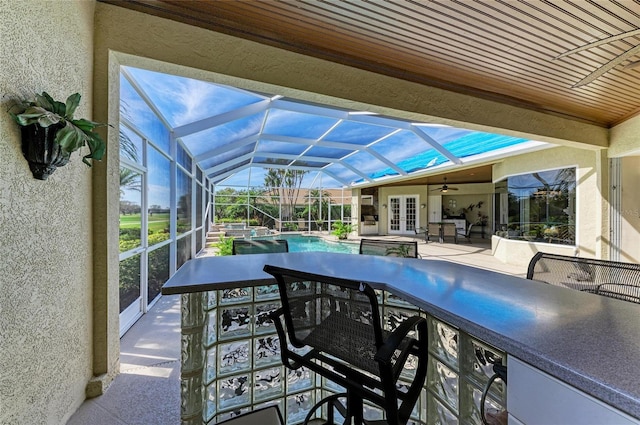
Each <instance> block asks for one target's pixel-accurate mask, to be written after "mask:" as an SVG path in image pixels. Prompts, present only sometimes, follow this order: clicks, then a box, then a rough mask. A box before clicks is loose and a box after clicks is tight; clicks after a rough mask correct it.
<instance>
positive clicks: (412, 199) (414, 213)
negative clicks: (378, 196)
mask: <svg viewBox="0 0 640 425" xmlns="http://www.w3.org/2000/svg"><path fill="white" fill-rule="evenodd" d="M387 205H389V223H388V229H389V234H390V235H402V234H413V233H414V230H415V229H417V228H418V227H419V226H420V224H419V215H418V205H419V197H418V195H394V196H389V202H388V204H387Z"/></svg>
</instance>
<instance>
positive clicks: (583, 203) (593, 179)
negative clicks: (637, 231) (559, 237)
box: [493, 147, 609, 265]
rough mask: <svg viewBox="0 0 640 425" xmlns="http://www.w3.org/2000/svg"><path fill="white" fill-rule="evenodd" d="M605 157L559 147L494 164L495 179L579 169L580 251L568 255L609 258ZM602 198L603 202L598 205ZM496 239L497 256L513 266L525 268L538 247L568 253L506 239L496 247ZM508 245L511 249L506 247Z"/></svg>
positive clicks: (578, 226) (573, 251)
mask: <svg viewBox="0 0 640 425" xmlns="http://www.w3.org/2000/svg"><path fill="white" fill-rule="evenodd" d="M603 155H604V152H600V151H592V150H585V149H574V148H569V147H558V148H554V149H547V150H544V151H540V152H535V153H529V154H524V155H519V156H514V157H511V158H507V159H505V160H504V161H503V162H501V163H499V164H496V165H494V167H493V179H494V181H496V182H497V181H500V180H502V179H504V178H505V177H507V176H510V175H517V174H524V173H530V172H535V171H543V170H551V169H556V168H563V167H574V166H575V167H577V170H576V180H577V183H578V189H577V193H576V198H577V199H576V211H577V217H576V239H577V249H573V248H571V249H569V251H571V253H570V254H569V255H574V254H575V253H577V255H580V256H582V257H592V258H606V257H607V255H608V249H607V248H608V241H607V240H606V239H604V236H603V235H607V229H608V214H607V211H608V209H607V206H608V201H607V200H608V198H609V195H608V179H607V178H606V177H603V174H604V175H607V174H608V173H607V169H606V160H604V161H603V159H604V158H603ZM603 167H605V168H603ZM601 199H602V202H599V200H601ZM497 239H500V238H497ZM497 239H496V238H494V247H493V248H494V255H496V256H497V257H498V258H500V259H501V260H503V261H505V262H507V263H512V264H519V265H524V264H526V263H528V259H530V258H531V256H532V255H533V254H534V253H535V252H536V251H535V249H536V247H537V249H538V250H541V251H548V252H556V251H553V250H554V249H560V250H561V251H566V249H564V248H556V247H553V246H549V245H548V244H545V245H544V248H540V246H538V245H539V244H530V243H527V242H522V241H506V240H501V241H500V244H499V245H500V247H496V246H495V245H496V244H495V241H496V240H497ZM507 246H508V249H507V248H505V247H507ZM499 248H500V249H499ZM503 248H504V249H503Z"/></svg>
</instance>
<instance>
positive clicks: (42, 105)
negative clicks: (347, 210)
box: [9, 91, 107, 167]
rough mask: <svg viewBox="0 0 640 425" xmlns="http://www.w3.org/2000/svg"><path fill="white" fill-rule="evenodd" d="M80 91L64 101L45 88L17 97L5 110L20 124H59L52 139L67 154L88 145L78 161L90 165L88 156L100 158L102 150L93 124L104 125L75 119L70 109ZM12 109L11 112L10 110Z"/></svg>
mask: <svg viewBox="0 0 640 425" xmlns="http://www.w3.org/2000/svg"><path fill="white" fill-rule="evenodd" d="M80 97H81V96H80V94H79V93H74V94H72V95H71V96H69V97H68V98H67V101H66V102H65V103H62V102H58V101H56V100H54V99H53V98H52V97H51V96H49V94H48V93H47V92H44V91H43V92H42V94H36V95H35V99H32V100H18V101H16V104H15V105H13V107H12V108H11V109H10V110H9V114H10V115H11V116H12V117H13V119H14V120H15V121H16V122H17V123H18V125H21V126H28V125H32V124H36V125H38V126H40V127H43V128H46V127H49V126H52V125H59V126H60V129H58V130H57V132H56V136H55V143H57V144H58V145H60V147H61V148H62V150H63V151H65V152H67V153H68V154H71V153H73V152H75V151H77V150H78V149H80V148H82V147H83V146H85V145H87V146H88V147H89V153H88V154H87V155H85V156H84V157H83V158H82V162H84V163H85V164H87V165H88V166H89V167H91V160H97V161H99V160H101V159H102V157H103V156H104V153H105V150H106V144H105V142H104V140H102V138H101V137H100V135H99V134H98V133H96V132H95V131H94V130H95V129H96V127H101V126H105V125H107V124H101V123H97V122H94V121H89V120H87V119H84V118H80V119H75V118H74V117H73V114H74V112H75V111H76V109H77V108H78V105H79V104H80ZM12 111H13V112H12Z"/></svg>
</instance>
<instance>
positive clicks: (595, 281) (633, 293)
mask: <svg viewBox="0 0 640 425" xmlns="http://www.w3.org/2000/svg"><path fill="white" fill-rule="evenodd" d="M527 279H531V280H537V281H539V282H544V283H548V284H550V285H557V286H561V287H565V288H571V289H576V290H578V291H583V292H591V293H593V294H598V295H602V296H605V297H609V298H616V299H619V300H623V301H629V302H632V303H636V304H640V283H639V282H640V264H635V263H624V262H619V261H611V260H600V259H596V258H582V257H572V256H568V255H560V254H550V253H547V252H538V253H536V254H535V255H534V256H533V257H532V258H531V261H530V262H529V267H528V269H527Z"/></svg>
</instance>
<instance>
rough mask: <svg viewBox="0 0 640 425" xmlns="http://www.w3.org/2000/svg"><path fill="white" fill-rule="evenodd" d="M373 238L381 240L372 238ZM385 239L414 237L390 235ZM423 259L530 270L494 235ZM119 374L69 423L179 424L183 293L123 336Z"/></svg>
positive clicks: (429, 252) (424, 249)
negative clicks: (510, 259)
mask: <svg viewBox="0 0 640 425" xmlns="http://www.w3.org/2000/svg"><path fill="white" fill-rule="evenodd" d="M371 238H378V237H376V236H372V237H371ZM384 238H385V239H398V240H403V239H405V240H411V239H412V238H406V237H391V236H386V237H384ZM418 252H419V254H420V255H421V256H422V258H424V259H438V260H443V261H451V262H455V263H460V264H465V265H469V266H474V267H479V268H484V269H488V270H493V271H496V272H500V273H506V274H510V275H516V276H521V277H524V276H525V275H526V269H525V268H523V267H516V266H510V265H507V264H504V263H502V262H500V261H499V260H497V259H495V258H494V257H493V256H492V255H491V243H490V239H480V238H477V239H476V238H474V239H472V243H467V242H459V243H458V244H454V243H438V242H429V243H426V242H425V241H424V239H418ZM120 346H121V348H120V349H121V354H120V374H119V375H118V376H117V377H116V379H115V380H114V382H113V383H112V384H111V386H110V387H109V389H108V390H107V391H106V393H105V394H104V395H102V396H100V397H96V398H93V399H90V400H87V401H85V402H84V403H83V404H82V405H81V406H80V408H79V409H78V410H77V411H76V413H75V414H74V415H73V416H72V417H71V418H70V419H69V421H68V422H67V425H89V424H92V425H94V424H95V425H175V424H179V423H180V297H179V296H173V295H172V296H163V297H162V298H160V300H158V302H157V303H156V304H155V305H154V306H153V307H152V308H151V309H150V311H149V313H147V314H146V315H144V316H143V317H142V318H141V319H140V320H139V321H138V322H137V323H136V324H135V325H134V326H133V327H132V328H131V329H130V330H129V331H128V332H127V333H126V334H125V335H124V336H123V337H122V339H121V341H120Z"/></svg>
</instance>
